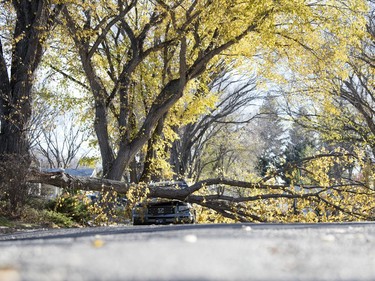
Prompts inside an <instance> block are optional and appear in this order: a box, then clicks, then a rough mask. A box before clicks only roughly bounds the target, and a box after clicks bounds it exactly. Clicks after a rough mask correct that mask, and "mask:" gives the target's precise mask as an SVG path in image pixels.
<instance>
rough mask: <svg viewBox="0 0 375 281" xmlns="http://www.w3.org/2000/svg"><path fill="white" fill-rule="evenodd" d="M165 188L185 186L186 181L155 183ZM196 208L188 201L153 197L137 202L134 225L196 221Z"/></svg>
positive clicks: (133, 218) (134, 209)
mask: <svg viewBox="0 0 375 281" xmlns="http://www.w3.org/2000/svg"><path fill="white" fill-rule="evenodd" d="M155 185H157V186H159V187H161V188H163V187H168V188H171V187H172V188H185V187H186V186H187V185H186V183H185V182H177V183H170V182H168V183H155ZM195 217H196V215H195V210H194V208H193V206H192V205H191V204H190V203H188V202H183V201H180V200H175V199H174V200H161V199H156V198H153V199H151V200H149V201H146V202H143V203H137V204H136V205H135V206H134V208H133V210H132V221H133V225H142V224H179V223H195Z"/></svg>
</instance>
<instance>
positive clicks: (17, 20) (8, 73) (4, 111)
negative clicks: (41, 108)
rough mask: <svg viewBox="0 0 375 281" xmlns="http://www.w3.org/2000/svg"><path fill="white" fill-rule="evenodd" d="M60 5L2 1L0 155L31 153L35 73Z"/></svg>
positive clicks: (25, 154)
mask: <svg viewBox="0 0 375 281" xmlns="http://www.w3.org/2000/svg"><path fill="white" fill-rule="evenodd" d="M61 8H62V5H61V4H52V3H51V2H49V1H12V2H11V1H3V2H2V4H1V7H0V9H1V13H2V19H1V21H2V22H4V23H5V28H4V29H2V38H1V39H2V40H1V41H0V77H1V79H0V81H1V84H0V125H1V134H0V157H5V155H7V154H17V155H20V156H21V157H23V156H27V155H28V148H29V147H28V143H27V126H28V122H29V119H30V116H31V100H32V96H31V90H32V85H33V80H34V75H35V71H36V70H37V68H38V65H39V63H40V61H41V58H42V54H43V43H44V42H45V38H46V36H48V33H49V32H50V31H51V29H52V28H53V26H54V24H55V19H56V16H57V14H58V13H59V12H60V10H61ZM9 12H10V13H9ZM13 16H14V18H13ZM4 39H5V44H4Z"/></svg>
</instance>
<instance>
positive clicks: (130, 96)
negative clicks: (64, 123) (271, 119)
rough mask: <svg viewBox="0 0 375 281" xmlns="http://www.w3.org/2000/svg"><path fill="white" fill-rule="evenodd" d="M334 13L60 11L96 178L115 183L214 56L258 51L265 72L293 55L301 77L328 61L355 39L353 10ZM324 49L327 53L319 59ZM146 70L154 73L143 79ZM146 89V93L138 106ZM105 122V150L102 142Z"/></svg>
mask: <svg viewBox="0 0 375 281" xmlns="http://www.w3.org/2000/svg"><path fill="white" fill-rule="evenodd" d="M335 4H336V6H331V5H325V4H324V3H320V2H319V3H310V4H305V3H299V4H298V5H296V3H295V1H284V2H282V3H274V2H273V1H253V2H248V3H244V2H241V1H239V2H237V1H235V2H233V1H198V0H196V1H180V2H178V3H174V2H171V3H169V2H166V1H155V2H139V1H126V2H125V1H124V2H123V1H119V2H118V1H117V2H111V1H106V2H105V3H100V5H99V3H98V2H97V1H92V2H91V1H86V2H82V3H81V2H77V3H74V4H72V5H70V6H69V7H68V6H67V7H66V8H64V10H63V14H64V18H65V22H64V23H65V25H66V26H67V30H68V32H69V34H70V36H71V38H72V40H73V41H74V46H75V48H76V50H77V53H78V55H79V58H80V62H81V66H80V67H81V69H82V70H83V72H84V76H85V79H86V81H87V88H88V89H89V91H90V92H91V94H92V98H93V101H94V103H95V105H94V110H95V122H94V125H95V131H96V135H97V138H98V143H99V147H100V151H101V155H102V162H103V169H104V175H105V177H107V178H111V179H120V178H121V176H122V175H123V173H124V170H125V168H127V167H129V165H130V163H131V161H133V159H134V157H135V156H136V154H137V153H139V152H140V151H141V150H142V149H143V148H144V146H145V145H146V144H147V142H148V141H149V140H150V139H151V136H152V134H153V132H154V130H155V128H156V127H157V124H159V122H160V121H161V120H162V118H164V117H165V116H166V115H168V114H170V113H171V110H172V108H173V106H174V105H176V104H177V102H178V101H179V100H181V99H182V98H183V96H184V92H187V91H188V90H187V89H188V87H190V86H191V82H193V81H194V80H196V79H198V78H199V77H201V75H202V74H203V73H204V72H205V70H206V69H210V67H211V66H213V65H215V63H216V61H217V58H218V56H219V55H223V54H224V52H227V53H226V54H225V55H228V54H229V53H234V54H240V55H246V56H247V57H249V58H250V57H251V56H253V55H254V54H256V53H257V52H258V50H259V49H260V48H263V50H270V52H269V53H267V52H264V53H263V54H262V56H263V61H268V62H271V61H275V56H288V57H289V58H291V57H290V50H293V52H294V54H295V57H296V58H297V57H299V56H300V55H302V54H303V56H304V59H307V58H308V59H309V60H308V63H310V64H309V68H311V67H312V66H314V65H316V66H319V67H322V66H323V64H324V63H325V62H327V61H329V60H330V59H333V60H335V56H336V53H338V52H339V51H340V50H341V48H342V46H345V40H346V39H347V37H348V36H350V34H351V33H352V32H355V30H354V29H352V28H351V27H350V26H351V25H352V24H353V23H357V20H360V19H359V17H358V16H356V15H355V14H353V13H352V12H353V11H352V9H351V8H354V6H355V5H357V4H358V5H359V4H360V2H358V3H357V1H353V2H350V3H348V4H345V5H343V4H342V3H341V2H339V1H337V3H336V2H335ZM352 5H353V7H352ZM224 11H225V13H224ZM326 15H329V16H326ZM331 18H332V20H331ZM337 18H342V19H344V18H345V19H348V21H344V20H342V21H340V23H342V24H343V26H342V27H340V28H342V29H337V21H335V19H337ZM320 24H322V25H321V26H320ZM320 27H323V28H324V30H325V31H328V32H331V34H332V35H333V36H334V39H335V41H333V40H331V39H332V38H329V37H327V36H326V35H325V34H323V33H322V32H321V29H320ZM342 30H345V34H344V33H343V32H342ZM239 43H241V44H239ZM246 44H247V45H246ZM285 45H288V47H289V48H288V51H287V50H286V49H285ZM330 45H332V46H331V47H332V52H326V51H325V50H323V49H322V48H323V46H325V47H327V46H330ZM241 46H246V47H244V48H241ZM266 46H268V47H266ZM325 47H324V48H325ZM221 58H228V56H222V57H221ZM230 59H231V60H232V58H230ZM316 60H318V61H319V65H317V64H316ZM308 63H306V65H307V64H308ZM150 67H151V68H152V69H154V70H155V69H160V70H161V71H160V72H158V71H154V72H152V73H150V72H147V69H148V70H150ZM306 69H308V68H307V67H306V68H303V71H306ZM189 82H190V83H189ZM146 85H147V86H146ZM140 88H141V89H140ZM146 88H149V89H152V90H153V92H151V93H147V95H146V96H145V95H144V96H142V94H141V93H142V92H143V91H142V90H144V89H146ZM143 94H144V92H143ZM142 103H143V105H142ZM139 113H142V117H140V116H137V114H138V115H140V114H139ZM135 117H138V118H135ZM112 118H113V119H112ZM112 120H115V122H116V132H117V136H118V137H117V138H116V140H115V141H112V140H111V134H110V131H111V125H112V124H113V123H112V122H113V121H112Z"/></svg>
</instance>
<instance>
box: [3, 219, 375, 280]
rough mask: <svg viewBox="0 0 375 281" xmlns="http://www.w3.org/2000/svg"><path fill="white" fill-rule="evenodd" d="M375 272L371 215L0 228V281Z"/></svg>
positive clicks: (370, 276) (326, 276) (373, 275)
mask: <svg viewBox="0 0 375 281" xmlns="http://www.w3.org/2000/svg"><path fill="white" fill-rule="evenodd" d="M21 280H38V281H43V280H48V281H51V280H52V281H53V280H73V281H74V280H375V223H374V222H367V223H366V222H365V223H341V224H218V225H217V224H211V225H200V224H196V225H167V226H137V227H135V226H119V227H99V228H80V229H54V230H37V231H27V232H19V233H13V234H8V235H0V281H21Z"/></svg>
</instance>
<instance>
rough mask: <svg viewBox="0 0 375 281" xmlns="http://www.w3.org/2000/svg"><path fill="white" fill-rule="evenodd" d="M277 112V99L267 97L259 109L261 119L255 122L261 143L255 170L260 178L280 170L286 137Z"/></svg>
mask: <svg viewBox="0 0 375 281" xmlns="http://www.w3.org/2000/svg"><path fill="white" fill-rule="evenodd" d="M278 110H279V109H278V105H277V97H273V96H271V95H268V96H267V97H266V99H265V101H264V102H263V104H262V106H261V108H260V114H262V118H259V119H258V120H257V122H256V129H257V131H258V132H259V136H260V137H259V141H260V143H261V146H260V152H259V155H258V165H257V169H258V170H259V172H260V174H261V175H262V176H264V175H266V174H267V173H268V172H269V170H272V169H277V168H280V165H282V163H283V161H284V159H283V153H284V151H285V145H286V139H287V136H286V130H285V129H284V125H283V123H282V119H281V118H280V116H279V112H278Z"/></svg>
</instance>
